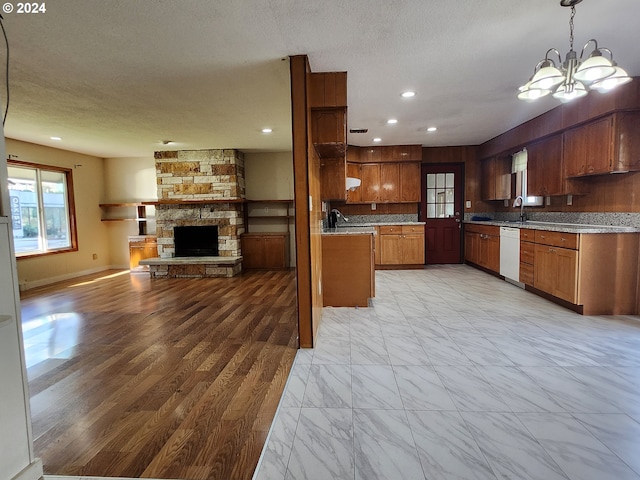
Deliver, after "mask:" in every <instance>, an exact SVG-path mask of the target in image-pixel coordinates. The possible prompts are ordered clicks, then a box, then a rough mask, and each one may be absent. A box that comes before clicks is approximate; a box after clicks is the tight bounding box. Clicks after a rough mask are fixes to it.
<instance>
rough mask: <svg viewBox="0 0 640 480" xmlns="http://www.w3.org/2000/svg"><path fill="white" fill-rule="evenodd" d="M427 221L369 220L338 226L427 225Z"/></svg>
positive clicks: (339, 226)
mask: <svg viewBox="0 0 640 480" xmlns="http://www.w3.org/2000/svg"><path fill="white" fill-rule="evenodd" d="M425 223H426V222H367V223H349V224H346V223H342V222H340V224H339V225H338V228H346V227H379V226H380V225H425Z"/></svg>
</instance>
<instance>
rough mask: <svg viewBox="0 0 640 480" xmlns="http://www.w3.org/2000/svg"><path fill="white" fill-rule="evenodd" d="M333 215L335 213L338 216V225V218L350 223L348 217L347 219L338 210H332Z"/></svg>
mask: <svg viewBox="0 0 640 480" xmlns="http://www.w3.org/2000/svg"><path fill="white" fill-rule="evenodd" d="M331 213H335V214H336V223H337V220H338V218H340V217H342V219H343V220H344V221H345V222H348V221H349V219H348V218H347V217H345V216H344V215H343V214H342V213H340V210H338V209H337V208H334V209H332V210H331Z"/></svg>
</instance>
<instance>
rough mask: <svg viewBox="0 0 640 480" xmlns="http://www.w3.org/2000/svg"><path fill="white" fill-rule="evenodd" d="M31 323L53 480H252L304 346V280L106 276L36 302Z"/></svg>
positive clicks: (27, 305) (34, 396)
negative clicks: (65, 478) (62, 478)
mask: <svg viewBox="0 0 640 480" xmlns="http://www.w3.org/2000/svg"><path fill="white" fill-rule="evenodd" d="M22 317H23V318H22V321H23V328H24V338H25V352H26V358H27V366H28V376H29V387H30V392H31V414H32V418H33V431H34V438H35V453H36V455H37V456H38V457H40V458H42V460H43V463H44V469H45V473H46V474H51V475H53V474H55V475H82V476H120V477H154V478H186V479H194V480H199V479H250V478H251V476H252V474H253V471H254V469H255V466H256V464H257V461H258V458H259V456H260V452H261V449H262V447H263V445H264V441H265V439H266V435H267V433H268V430H269V427H270V425H271V421H272V419H273V415H274V413H275V410H276V407H277V405H278V401H279V399H280V396H281V394H282V390H283V388H284V384H285V382H286V379H287V376H288V374H289V370H290V368H291V364H292V362H293V358H294V356H295V353H296V348H297V333H298V328H297V320H296V318H297V317H296V299H295V276H294V272H293V271H252V272H247V273H243V274H242V275H240V276H238V277H234V278H219V279H217V278H211V279H160V280H151V279H149V278H148V277H147V275H143V274H133V275H130V274H128V273H127V272H118V271H109V272H106V273H105V272H103V273H101V274H99V275H92V276H90V277H83V278H82V279H75V280H74V281H68V282H64V283H62V284H56V285H55V286H50V287H45V288H41V289H37V290H30V291H28V292H26V293H25V294H24V295H23V297H22Z"/></svg>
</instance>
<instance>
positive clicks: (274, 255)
mask: <svg viewBox="0 0 640 480" xmlns="http://www.w3.org/2000/svg"><path fill="white" fill-rule="evenodd" d="M284 242H285V237H283V236H265V237H264V268H286V266H287V265H286V259H285V244H284Z"/></svg>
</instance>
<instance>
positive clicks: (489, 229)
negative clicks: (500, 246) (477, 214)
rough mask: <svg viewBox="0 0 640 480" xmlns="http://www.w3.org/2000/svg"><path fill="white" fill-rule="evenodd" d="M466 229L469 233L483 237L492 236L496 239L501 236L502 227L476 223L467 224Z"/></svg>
mask: <svg viewBox="0 0 640 480" xmlns="http://www.w3.org/2000/svg"><path fill="white" fill-rule="evenodd" d="M464 228H465V231H467V232H472V233H481V234H483V235H492V236H495V237H499V236H500V227H497V226H495V225H477V224H475V223H467V224H466V225H465V226H464Z"/></svg>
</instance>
